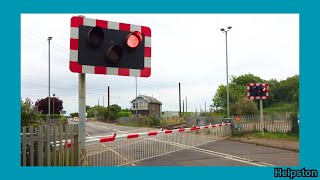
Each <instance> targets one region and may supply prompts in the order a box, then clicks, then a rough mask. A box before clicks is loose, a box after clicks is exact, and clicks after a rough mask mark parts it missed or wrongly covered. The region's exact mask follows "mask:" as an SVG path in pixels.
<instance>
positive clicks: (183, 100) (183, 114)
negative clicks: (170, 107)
mask: <svg viewBox="0 0 320 180" xmlns="http://www.w3.org/2000/svg"><path fill="white" fill-rule="evenodd" d="M182 112H183V116H184V100H182Z"/></svg>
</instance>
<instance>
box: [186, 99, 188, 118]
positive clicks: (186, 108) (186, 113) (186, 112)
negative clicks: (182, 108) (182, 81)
mask: <svg viewBox="0 0 320 180" xmlns="http://www.w3.org/2000/svg"><path fill="white" fill-rule="evenodd" d="M186 115H188V99H187V96H186Z"/></svg>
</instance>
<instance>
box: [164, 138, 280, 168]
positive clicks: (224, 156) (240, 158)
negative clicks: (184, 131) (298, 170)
mask: <svg viewBox="0 0 320 180" xmlns="http://www.w3.org/2000/svg"><path fill="white" fill-rule="evenodd" d="M166 143H169V144H172V145H175V146H178V147H185V148H186V149H190V150H194V151H198V152H202V153H206V154H210V155H214V156H218V157H222V158H225V159H230V160H234V161H238V162H242V163H246V164H251V165H255V166H275V165H273V164H269V163H266V162H258V161H254V160H251V159H246V158H242V157H239V156H234V155H231V154H225V153H221V152H217V151H211V150H207V149H201V148H197V147H194V146H188V145H184V144H180V143H175V142H170V141H169V142H168V141H167V142H166Z"/></svg>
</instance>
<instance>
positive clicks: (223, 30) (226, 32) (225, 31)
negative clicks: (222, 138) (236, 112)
mask: <svg viewBox="0 0 320 180" xmlns="http://www.w3.org/2000/svg"><path fill="white" fill-rule="evenodd" d="M231 28H232V27H231V26H228V27H227V29H224V28H221V29H220V30H221V31H222V32H223V33H225V34H226V72H227V114H228V117H227V118H229V117H230V116H229V115H230V112H229V75H228V31H230V30H231Z"/></svg>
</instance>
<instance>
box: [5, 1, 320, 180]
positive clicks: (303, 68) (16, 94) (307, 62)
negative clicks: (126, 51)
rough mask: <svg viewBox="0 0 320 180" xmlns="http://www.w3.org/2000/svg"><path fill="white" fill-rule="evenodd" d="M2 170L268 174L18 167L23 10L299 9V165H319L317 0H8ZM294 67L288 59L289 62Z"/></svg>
mask: <svg viewBox="0 0 320 180" xmlns="http://www.w3.org/2000/svg"><path fill="white" fill-rule="evenodd" d="M1 6H2V7H1V11H0V12H1V15H2V17H1V21H2V27H1V35H2V37H1V40H2V42H1V43H0V45H1V55H2V56H1V58H0V59H1V62H2V66H0V68H1V71H0V75H1V83H2V84H1V88H0V91H1V95H2V100H3V101H2V103H1V104H2V105H1V107H2V108H1V109H2V111H1V112H2V113H1V120H2V128H1V129H2V135H3V136H2V142H1V144H2V145H1V148H0V152H1V154H2V158H1V160H2V162H1V169H2V172H4V173H3V174H2V175H4V176H7V178H10V179H11V178H14V179H16V178H17V179H38V178H45V179H55V180H57V179H58V178H63V179H70V178H72V179H98V178H100V179H109V178H116V179H167V178H170V179H172V178H179V179H185V178H186V179H216V178H228V179H231V178H232V179H240V178H246V179H257V178H259V179H270V178H273V168H270V167H268V168H261V167H71V168H70V167H66V168H63V167H60V168H59V167H31V168H30V167H20V154H19V150H20V137H19V133H18V132H19V131H20V120H19V119H20V97H21V96H20V78H21V77H20V34H21V32H20V15H21V13H79V14H80V13H226V14H228V13H298V14H300V123H301V130H300V134H301V136H300V165H299V166H298V167H294V168H297V169H300V168H303V167H306V168H307V169H317V170H318V171H319V170H320V168H319V167H320V163H319V162H320V155H319V154H320V153H319V152H320V149H319V138H318V137H319V134H318V132H317V131H318V128H319V127H320V124H319V120H318V117H317V112H318V111H317V108H318V107H319V105H318V103H317V102H319V96H317V94H315V92H316V91H314V90H315V89H318V86H319V85H318V83H317V81H318V78H317V72H318V67H320V66H319V61H320V57H319V53H318V52H319V50H320V48H319V45H318V42H320V41H319V40H320V38H319V33H317V30H318V29H320V28H319V24H320V23H319V19H318V18H317V17H319V7H320V6H319V2H317V1H314V2H313V1H311V0H212V1H210V2H208V1H205V0H197V1H190V0H181V1H175V2H173V0H156V1H155V0H143V1H129V0H122V1H113V2H108V1H102V0H90V1H89V0H87V1H84V0H66V1H62V0H55V1H53V0H50V1H36V0H10V1H7V2H2V5H1ZM288 66H290V64H288Z"/></svg>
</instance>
